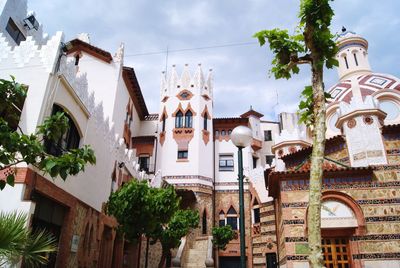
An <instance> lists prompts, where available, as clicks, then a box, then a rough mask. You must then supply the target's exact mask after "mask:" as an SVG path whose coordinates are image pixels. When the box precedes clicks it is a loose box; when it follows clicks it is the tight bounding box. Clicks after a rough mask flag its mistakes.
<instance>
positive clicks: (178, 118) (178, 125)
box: [175, 111, 183, 128]
mask: <svg viewBox="0 0 400 268" xmlns="http://www.w3.org/2000/svg"><path fill="white" fill-rule="evenodd" d="M175 128H183V113H182V112H181V111H178V112H177V113H176V117H175Z"/></svg>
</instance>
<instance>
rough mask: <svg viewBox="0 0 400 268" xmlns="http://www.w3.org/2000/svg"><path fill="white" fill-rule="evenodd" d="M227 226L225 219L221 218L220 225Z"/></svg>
mask: <svg viewBox="0 0 400 268" xmlns="http://www.w3.org/2000/svg"><path fill="white" fill-rule="evenodd" d="M222 226H225V219H223V220H219V227H222Z"/></svg>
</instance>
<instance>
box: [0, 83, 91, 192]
mask: <svg viewBox="0 0 400 268" xmlns="http://www.w3.org/2000/svg"><path fill="white" fill-rule="evenodd" d="M26 91H27V88H26V87H25V86H23V85H21V84H19V83H16V82H15V79H14V78H13V77H12V80H11V81H7V80H0V107H1V108H0V144H1V145H0V171H4V172H6V173H7V177H6V179H5V180H0V190H3V189H4V187H5V186H6V184H8V185H10V186H14V181H15V172H16V165H17V164H19V163H23V162H24V163H26V164H28V165H32V166H34V167H36V168H38V169H39V170H41V171H43V172H44V173H45V174H49V175H50V176H51V177H52V178H55V177H57V176H60V177H61V178H62V179H63V180H65V179H66V178H67V177H68V176H69V175H72V176H73V175H76V174H78V173H79V172H81V171H84V170H85V166H86V164H88V163H89V164H92V165H93V164H95V163H96V157H95V155H94V151H93V149H91V147H90V146H89V145H84V146H83V147H82V148H78V149H72V150H69V151H66V150H64V151H63V154H62V155H60V156H53V155H50V154H48V153H47V152H46V148H45V145H44V143H43V141H44V140H47V141H50V142H54V143H55V142H56V141H58V140H60V138H61V137H62V136H63V135H64V133H66V131H68V126H69V124H68V120H69V119H68V117H66V116H65V114H64V113H60V112H59V113H56V114H55V115H52V116H51V117H48V118H46V119H45V120H44V122H43V124H42V125H39V126H38V127H37V130H36V132H35V133H32V134H24V133H23V132H22V130H21V128H20V127H19V125H18V123H19V117H20V113H18V111H16V110H15V106H17V107H21V109H22V106H23V102H24V99H25V97H26ZM4 107H8V108H6V109H4ZM16 129H19V130H20V131H15V130H16Z"/></svg>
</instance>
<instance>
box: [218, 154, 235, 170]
mask: <svg viewBox="0 0 400 268" xmlns="http://www.w3.org/2000/svg"><path fill="white" fill-rule="evenodd" d="M233 170H234V162H233V155H231V154H229V155H220V156H219V171H233Z"/></svg>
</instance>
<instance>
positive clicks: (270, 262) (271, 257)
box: [265, 253, 278, 268]
mask: <svg viewBox="0 0 400 268" xmlns="http://www.w3.org/2000/svg"><path fill="white" fill-rule="evenodd" d="M265 256H266V258H267V268H276V267H278V263H277V261H276V253H267V254H265Z"/></svg>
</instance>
